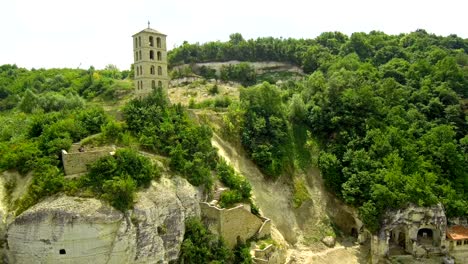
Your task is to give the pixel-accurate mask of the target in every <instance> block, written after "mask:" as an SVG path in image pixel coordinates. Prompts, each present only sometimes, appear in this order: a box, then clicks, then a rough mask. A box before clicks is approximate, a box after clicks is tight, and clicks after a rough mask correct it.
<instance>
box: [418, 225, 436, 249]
mask: <svg viewBox="0 0 468 264" xmlns="http://www.w3.org/2000/svg"><path fill="white" fill-rule="evenodd" d="M417 239H418V242H419V243H420V244H421V245H427V246H432V245H433V241H434V231H433V230H432V229H430V228H421V229H419V230H418V238H417Z"/></svg>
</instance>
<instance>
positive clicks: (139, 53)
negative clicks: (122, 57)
mask: <svg viewBox="0 0 468 264" xmlns="http://www.w3.org/2000/svg"><path fill="white" fill-rule="evenodd" d="M138 55H139V56H138V57H139V58H140V60H141V50H140V51H139V52H138Z"/></svg>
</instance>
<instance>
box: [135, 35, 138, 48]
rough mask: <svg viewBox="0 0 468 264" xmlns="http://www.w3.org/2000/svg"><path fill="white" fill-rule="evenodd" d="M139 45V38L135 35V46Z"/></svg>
mask: <svg viewBox="0 0 468 264" xmlns="http://www.w3.org/2000/svg"><path fill="white" fill-rule="evenodd" d="M137 47H138V39H137V38H136V37H135V48H137Z"/></svg>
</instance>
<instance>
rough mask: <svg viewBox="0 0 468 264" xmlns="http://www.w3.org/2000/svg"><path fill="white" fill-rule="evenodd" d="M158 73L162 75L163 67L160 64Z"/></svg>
mask: <svg viewBox="0 0 468 264" xmlns="http://www.w3.org/2000/svg"><path fill="white" fill-rule="evenodd" d="M158 75H162V67H161V66H158Z"/></svg>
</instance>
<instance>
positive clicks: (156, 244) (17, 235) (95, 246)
mask: <svg viewBox="0 0 468 264" xmlns="http://www.w3.org/2000/svg"><path fill="white" fill-rule="evenodd" d="M200 197H201V195H200V192H199V190H197V189H196V188H195V187H193V186H191V185H190V184H189V183H188V182H187V181H186V180H184V179H182V178H178V177H174V178H172V179H166V178H163V179H161V181H160V182H158V183H156V182H153V183H152V184H151V186H150V187H149V188H147V189H145V190H143V191H141V192H139V193H138V194H137V201H136V203H135V206H134V209H133V210H132V211H129V213H128V214H127V215H124V214H123V213H121V212H120V211H117V210H115V209H113V208H112V207H110V206H109V205H108V204H106V203H104V202H102V201H100V200H97V199H94V198H78V197H69V196H65V195H62V196H59V197H50V198H48V199H46V200H44V201H42V202H40V203H38V204H36V205H35V206H33V207H32V208H30V209H28V210H26V211H25V212H24V213H22V214H21V215H19V216H18V217H17V218H16V219H14V221H13V222H12V223H11V224H10V225H9V226H8V230H7V243H8V249H9V250H8V262H10V263H94V264H99V263H168V262H169V261H171V260H175V259H176V258H177V256H178V254H179V251H180V245H181V243H182V240H183V236H184V232H185V225H184V221H185V219H186V218H187V217H192V216H199V215H200V207H199V201H200Z"/></svg>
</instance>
